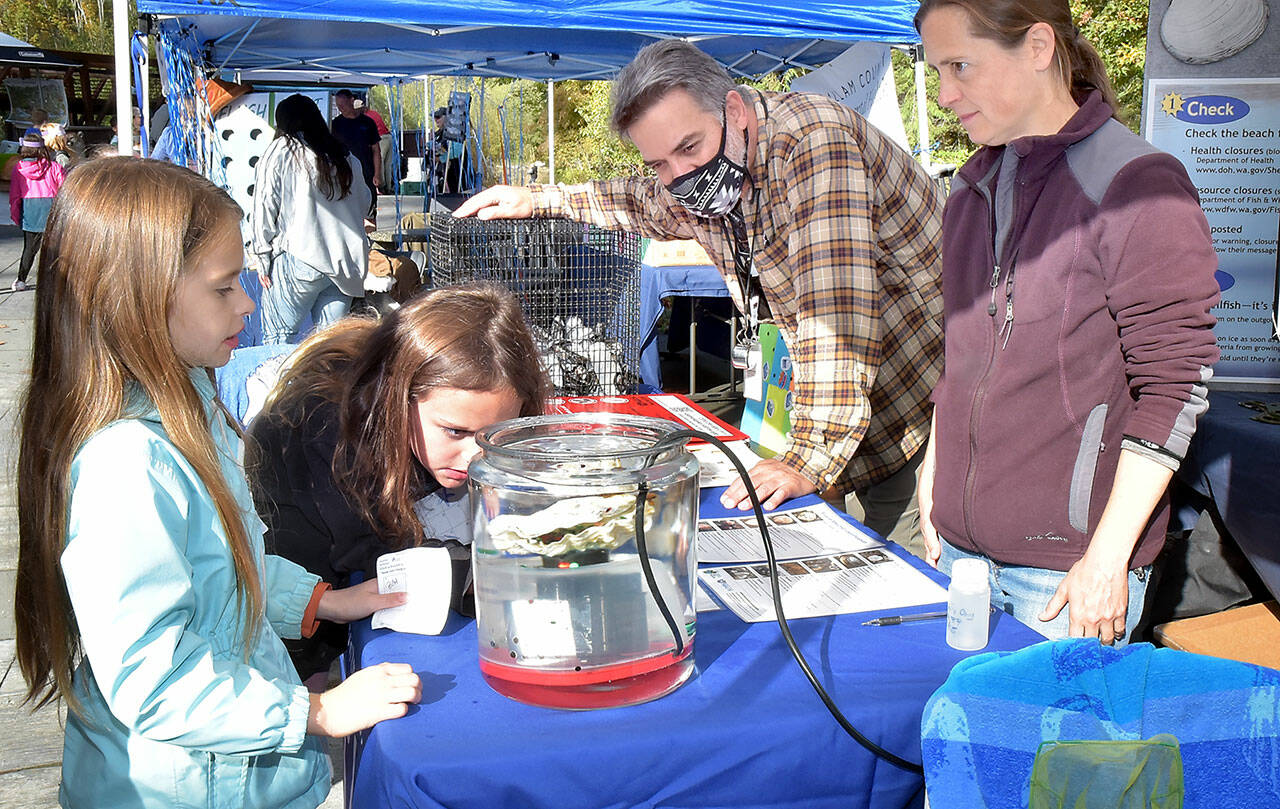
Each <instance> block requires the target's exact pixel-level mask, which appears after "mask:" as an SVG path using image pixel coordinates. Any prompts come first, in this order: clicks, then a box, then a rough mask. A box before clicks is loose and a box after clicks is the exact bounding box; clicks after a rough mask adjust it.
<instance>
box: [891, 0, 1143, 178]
mask: <svg viewBox="0 0 1280 809" xmlns="http://www.w3.org/2000/svg"><path fill="white" fill-rule="evenodd" d="M1147 11H1148V0H1072V2H1071V13H1072V16H1073V17H1074V18H1075V20H1076V22H1077V24H1078V26H1079V28H1080V33H1081V34H1083V35H1084V37H1085V38H1086V39H1088V40H1089V41H1090V42H1091V43H1093V45H1094V47H1095V48H1097V50H1098V53H1099V55H1100V56H1101V57H1102V61H1103V63H1104V64H1105V65H1106V67H1107V75H1108V76H1110V78H1111V83H1112V84H1113V85H1114V86H1115V88H1116V95H1117V97H1118V98H1119V101H1120V110H1119V112H1120V116H1121V118H1122V119H1123V120H1124V122H1125V123H1126V124H1128V125H1129V127H1130V128H1131V129H1133V130H1134V131H1135V132H1136V131H1137V130H1138V126H1139V121H1140V119H1141V117H1142V70H1143V67H1144V65H1145V62H1146V48H1147ZM893 70H894V79H895V84H896V88H897V91H898V99H899V101H900V103H901V106H902V117H903V120H904V121H905V122H906V125H907V137H908V138H909V140H910V141H911V146H912V148H913V149H914V148H919V144H918V143H917V142H916V140H917V138H916V125H915V119H916V103H915V77H914V68H913V63H912V60H911V57H910V56H909V55H907V54H906V53H901V52H896V51H895V53H894V55H893ZM925 86H926V88H927V95H928V115H929V133H930V138H931V139H932V140H933V142H934V144H933V145H934V151H933V159H934V161H935V162H943V163H955V164H956V165H959V164H961V163H963V162H964V161H965V160H967V159H968V157H969V155H971V154H972V153H973V152H974V149H975V147H974V145H973V144H972V143H971V142H970V141H969V136H968V135H967V134H965V131H964V128H963V127H961V126H960V122H959V121H957V120H956V117H955V115H954V114H952V112H951V111H950V110H945V109H943V108H942V107H939V106H938V102H937V98H938V77H937V75H936V74H935V73H934V72H933V71H932V70H928V71H926V78H925Z"/></svg>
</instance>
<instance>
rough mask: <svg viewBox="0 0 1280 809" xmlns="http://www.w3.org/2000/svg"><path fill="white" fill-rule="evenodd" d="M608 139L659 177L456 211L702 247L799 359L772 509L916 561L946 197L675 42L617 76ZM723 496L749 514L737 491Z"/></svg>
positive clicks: (822, 116)
mask: <svg viewBox="0 0 1280 809" xmlns="http://www.w3.org/2000/svg"><path fill="white" fill-rule="evenodd" d="M611 123H612V125H613V127H614V129H615V131H617V132H618V133H619V134H620V135H621V136H623V137H626V138H628V139H630V140H631V141H632V142H633V143H634V144H635V145H636V147H637V148H638V149H639V151H640V154H641V156H642V157H643V158H644V160H645V164H646V165H647V166H648V167H649V168H650V169H651V170H652V172H653V174H654V175H656V176H646V177H630V178H624V179H616V180H609V181H604V182H591V183H587V184H584V185H578V186H545V185H544V186H529V187H523V188H517V187H510V186H499V187H495V188H491V189H488V190H487V191H484V192H482V193H480V194H478V195H477V196H475V197H473V198H472V199H470V200H468V201H467V202H466V203H464V204H463V205H462V206H461V207H459V208H458V210H457V215H458V216H468V215H472V214H476V215H478V216H480V217H481V218H485V219H488V218H521V217H527V216H551V217H568V218H570V219H574V220H577V221H581V222H589V223H592V224H595V225H599V226H602V227H606V228H614V229H621V230H628V231H632V232H637V233H640V234H641V235H643V236H647V237H651V238H656V239H695V240H696V241H697V242H698V243H699V244H701V245H702V247H703V248H705V249H706V251H707V253H708V255H710V256H711V258H712V260H713V261H714V262H715V264H716V266H717V267H718V268H719V269H720V272H721V274H722V275H723V276H724V278H725V282H726V285H727V286H728V288H729V293H730V295H731V296H732V298H733V301H734V304H735V305H736V306H737V308H738V309H739V311H741V312H742V313H744V315H745V318H746V320H747V322H748V323H749V324H750V326H751V330H750V334H751V335H754V333H755V329H754V326H755V325H756V324H758V323H759V322H773V323H775V324H776V325H777V326H778V328H779V329H780V330H781V332H782V335H783V339H784V340H785V341H786V344H787V348H788V350H789V351H790V352H791V356H792V358H793V362H794V365H793V381H792V392H793V395H794V406H793V409H792V412H791V433H790V435H789V439H788V445H787V448H786V450H785V451H784V452H783V453H782V454H780V455H778V456H777V457H776V458H772V459H769V460H765V461H761V462H760V463H759V464H757V465H756V466H754V467H753V468H752V469H751V471H750V477H751V482H752V484H753V485H754V486H755V487H756V490H757V492H758V494H759V496H760V499H761V501H762V503H763V504H764V506H765V508H775V507H777V506H778V505H779V504H781V503H782V502H783V501H784V500H786V499H788V498H791V497H796V496H798V495H802V494H808V493H810V492H814V491H818V492H824V493H831V492H834V493H837V494H853V495H855V496H856V499H851V501H850V502H849V506H850V512H851V513H853V514H855V516H858V517H860V518H861V519H862V520H863V522H864V523H866V524H867V525H868V526H869V527H870V528H872V529H873V530H875V531H877V532H879V533H881V534H883V535H885V536H888V537H890V538H892V539H894V540H895V541H898V542H900V543H901V544H904V545H906V546H908V547H909V548H911V549H912V550H913V551H917V552H918V551H920V550H921V549H922V545H921V544H920V540H919V515H918V510H917V508H916V503H915V481H916V476H917V469H918V466H919V462H920V460H921V459H923V457H924V452H923V446H924V444H925V442H926V441H927V439H928V435H929V421H930V417H931V414H932V405H931V404H930V403H929V394H930V391H931V390H932V389H933V385H934V383H935V382H937V380H938V377H939V375H940V373H941V371H942V295H941V287H940V278H939V273H940V269H941V260H940V255H941V244H942V242H941V228H942V199H941V196H940V193H939V190H938V187H937V184H936V183H934V182H933V180H932V179H931V178H930V177H929V175H928V174H927V173H926V172H925V171H924V169H923V168H922V167H921V166H920V165H919V164H918V163H916V161H915V160H913V159H912V157H911V155H910V154H908V153H907V152H906V151H904V150H903V149H901V148H900V147H898V146H897V145H895V144H894V143H893V142H892V141H890V140H889V138H888V137H886V136H885V135H884V134H882V133H881V132H879V131H878V130H876V129H875V128H873V127H872V126H870V125H869V124H868V123H867V122H866V121H865V120H864V119H863V118H862V117H861V116H859V115H858V114H857V113H855V112H854V111H852V110H850V109H848V108H846V107H843V106H841V105H839V104H837V103H835V102H834V101H831V100H830V99H828V98H826V97H824V96H819V95H809V94H802V93H785V94H781V93H766V92H759V91H756V90H753V89H750V88H747V87H738V86H735V85H734V84H733V81H732V79H731V78H730V77H729V74H728V73H727V72H726V71H725V70H724V69H723V68H722V67H720V65H719V64H717V63H716V62H715V61H714V60H713V59H711V57H709V56H707V55H706V54H704V53H702V52H701V51H699V50H698V49H697V48H695V47H694V46H692V45H690V44H688V43H686V42H683V41H680V40H663V41H659V42H656V43H654V44H652V45H649V46H647V47H646V48H644V49H643V50H641V51H640V53H639V54H638V55H637V56H636V58H635V60H634V61H632V63H631V64H629V65H628V66H627V67H625V68H623V70H622V71H621V72H620V73H619V75H618V78H617V80H616V82H615V84H614V90H613V117H612V121H611ZM722 502H724V504H725V505H726V506H730V507H734V506H736V507H738V508H740V509H744V510H745V509H748V508H750V501H749V500H748V499H747V495H746V488H745V485H744V484H743V483H742V482H741V481H739V482H737V483H734V484H733V485H732V486H730V487H729V489H728V490H727V491H726V492H725V495H724V497H723V500H722Z"/></svg>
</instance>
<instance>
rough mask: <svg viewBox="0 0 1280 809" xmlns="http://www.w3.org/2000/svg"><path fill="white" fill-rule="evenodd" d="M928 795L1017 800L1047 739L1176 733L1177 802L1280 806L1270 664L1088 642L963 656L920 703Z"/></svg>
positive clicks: (1021, 800)
mask: <svg viewBox="0 0 1280 809" xmlns="http://www.w3.org/2000/svg"><path fill="white" fill-rule="evenodd" d="M921 730H922V739H921V747H922V754H923V757H924V767H925V777H926V783H927V785H928V789H929V802H930V804H931V805H932V806H933V807H934V808H935V809H947V807H965V809H973V807H991V808H992V809H995V808H996V807H1024V806H1026V805H1027V801H1028V779H1029V776H1030V774H1031V765H1032V762H1033V760H1034V759H1035V754H1036V748H1037V747H1038V746H1039V744H1040V742H1041V741H1044V740H1047V739H1062V740H1068V739H1149V738H1151V737H1152V736H1154V735H1156V734H1157V733H1170V734H1172V735H1173V736H1175V737H1177V739H1178V741H1179V743H1180V745H1181V750H1182V760H1183V772H1184V776H1185V786H1186V806H1187V807H1189V808H1191V807H1200V806H1203V807H1214V809H1229V807H1242V809H1244V808H1245V807H1247V808H1248V809H1257V808H1258V807H1264V806H1265V807H1280V671H1276V670H1274V669H1267V668H1262V667H1261V666H1254V665H1250V664H1248V663H1238V662H1236V661H1233V660H1222V659H1219V658H1215V657H1205V656H1203V655H1196V654H1190V653H1188V652H1179V651H1175V650H1173V649H1157V648H1155V647H1153V646H1151V645H1150V644H1146V643H1140V644H1133V645H1130V646H1127V647H1125V648H1122V649H1113V648H1111V647H1109V646H1103V645H1102V644H1100V643H1098V641H1097V640H1094V639H1071V640H1058V641H1046V642H1044V643H1040V644H1037V645H1035V646H1031V647H1028V648H1026V649H1022V650H1019V651H1017V652H995V653H991V654H984V655H977V656H974V657H971V658H968V659H966V660H963V661H961V662H960V663H959V664H957V665H956V667H955V668H954V669H952V671H951V675H950V676H949V677H948V678H947V681H946V682H945V683H943V685H942V687H941V688H939V689H938V690H937V691H936V692H935V693H934V695H933V697H932V698H931V699H930V700H929V702H928V704H927V705H926V706H925V711H924V717H923V721H922V726H921Z"/></svg>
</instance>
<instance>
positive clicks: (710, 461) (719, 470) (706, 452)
mask: <svg viewBox="0 0 1280 809" xmlns="http://www.w3.org/2000/svg"><path fill="white" fill-rule="evenodd" d="M725 446H726V447H728V448H729V451H731V452H732V453H733V454H734V456H736V457H737V458H738V460H740V461H742V466H743V468H745V469H746V470H747V471H748V472H750V471H751V467H753V466H755V465H756V464H758V463H760V461H762V460H764V459H763V458H761V457H760V456H759V455H757V454H755V453H754V452H752V451H751V447H750V446H749V445H748V444H747V442H746V441H728V442H726V443H725ZM689 451H690V452H692V453H693V457H695V458H697V459H698V487H699V488H702V489H710V488H714V487H716V486H728V485H729V484H731V483H733V482H734V481H735V480H737V479H738V477H739V475H738V470H737V469H734V468H733V463H732V462H730V461H729V459H728V458H726V457H724V453H723V452H721V451H720V448H719V447H717V446H715V445H713V444H694V445H693V446H691V447H689Z"/></svg>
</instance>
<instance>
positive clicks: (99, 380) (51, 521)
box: [14, 157, 262, 710]
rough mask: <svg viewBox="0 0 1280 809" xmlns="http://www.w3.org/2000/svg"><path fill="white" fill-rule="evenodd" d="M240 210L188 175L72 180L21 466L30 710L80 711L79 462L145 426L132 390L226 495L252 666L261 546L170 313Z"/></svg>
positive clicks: (84, 169)
mask: <svg viewBox="0 0 1280 809" xmlns="http://www.w3.org/2000/svg"><path fill="white" fill-rule="evenodd" d="M239 217H240V209H239V207H238V206H237V205H236V203H235V202H233V201H232V199H231V197H229V196H228V195H227V194H226V192H224V191H222V190H221V189H219V188H218V187H216V186H215V185H213V184H212V183H211V182H209V181H208V180H206V179H204V178H203V177H201V176H199V175H198V174H195V173H193V172H191V171H188V170H187V169H184V168H180V167H178V166H172V165H170V164H168V163H163V162H160V161H155V160H138V159H135V158H131V157H109V158H101V159H99V160H94V161H91V162H89V163H86V164H85V165H83V166H81V167H79V168H77V169H76V171H74V172H72V173H71V174H70V175H68V178H67V182H66V183H65V184H64V185H63V186H62V188H61V190H60V191H59V193H58V196H57V197H56V198H55V199H54V203H53V208H52V210H51V211H50V214H49V223H48V227H47V228H46V229H45V236H44V245H43V247H42V249H41V253H40V283H39V285H37V287H36V317H35V337H34V340H33V347H32V359H31V383H30V384H29V385H28V387H27V392H26V396H25V399H24V401H23V404H22V438H21V442H20V448H19V457H18V534H19V552H18V576H17V586H16V597H15V599H14V602H15V603H14V606H15V622H16V624H17V633H18V637H17V647H18V661H19V664H20V666H21V667H22V673H23V675H24V676H25V677H26V680H27V684H28V688H27V700H28V701H32V700H38V701H37V707H39V706H41V705H44V704H46V703H48V702H49V701H50V700H53V699H55V698H57V697H59V696H61V697H62V698H64V699H66V700H67V701H68V703H69V704H70V705H71V707H72V708H73V710H76V709H78V707H79V706H78V703H77V701H76V700H75V697H74V692H73V691H72V687H71V678H72V675H73V672H74V669H75V666H76V663H77V660H78V658H79V656H80V636H79V632H78V630H77V628H76V622H75V619H74V617H73V615H72V610H71V603H70V600H69V599H68V597H67V591H66V587H65V584H64V581H63V578H62V574H61V572H60V570H59V566H58V560H59V557H60V555H61V553H62V551H63V548H64V546H65V544H66V541H67V535H66V531H67V524H66V515H67V508H68V503H69V500H70V498H71V496H72V494H73V492H72V491H70V479H71V462H72V459H73V458H74V457H75V454H76V453H77V452H78V451H79V449H80V447H81V446H82V445H83V444H84V443H85V441H87V440H88V439H89V438H90V437H91V436H92V435H93V434H94V433H95V432H97V431H98V430H100V429H102V428H103V427H105V426H106V425H107V424H109V423H111V422H112V421H115V420H116V419H119V418H128V417H130V415H132V414H131V413H130V412H129V410H130V408H129V400H130V391H131V389H133V390H137V389H140V390H141V391H142V392H143V393H145V394H146V395H147V397H148V398H149V399H150V400H151V402H152V403H154V405H155V406H156V408H157V409H158V410H159V412H160V420H161V422H162V424H163V425H164V429H165V432H166V433H167V434H168V437H169V440H170V441H171V442H172V443H173V444H174V446H175V447H177V449H178V450H179V451H180V452H181V453H182V455H183V457H184V458H186V460H187V461H188V462H189V463H190V464H191V466H192V467H193V468H194V469H195V471H196V473H197V474H198V475H199V476H200V480H201V481H202V482H203V483H204V485H205V487H206V488H207V489H208V491H209V494H210V495H211V496H212V498H213V501H214V505H215V506H216V508H217V510H218V516H219V517H220V518H221V521H222V526H223V529H224V530H225V532H226V535H227V539H228V542H229V544H230V548H231V555H232V560H233V563H234V565H235V571H236V588H237V591H238V595H239V600H240V610H241V616H242V618H243V622H244V625H243V632H244V638H243V640H244V648H245V650H246V653H247V651H248V649H249V648H250V644H251V643H252V641H253V638H254V637H255V636H256V635H257V633H258V630H259V627H260V624H261V620H262V591H261V582H260V578H259V575H258V568H257V563H256V560H255V556H254V553H253V547H252V546H251V545H250V543H249V535H248V532H247V530H246V527H245V523H244V517H243V515H242V514H241V510H240V508H239V507H238V506H237V504H236V501H235V498H234V497H233V495H232V493H231V489H230V487H229V486H228V484H227V481H226V480H224V479H223V477H222V473H221V470H220V467H219V461H218V450H217V447H216V445H215V444H214V441H213V436H212V435H211V433H210V426H209V424H208V422H207V421H206V417H205V410H204V406H203V404H202V403H201V399H200V395H199V393H198V392H197V391H196V388H195V386H194V385H193V384H192V381H191V378H190V371H191V369H189V368H188V367H187V366H186V365H185V364H184V363H183V362H182V360H181V359H179V358H178V356H177V354H176V353H175V351H174V349H173V345H172V343H171V341H170V338H169V327H168V320H169V318H168V314H169V309H170V307H171V305H172V303H173V300H174V296H175V292H176V287H177V284H178V280H179V279H180V277H181V276H182V274H183V273H184V272H185V271H186V270H187V268H188V267H190V266H191V263H192V262H193V261H194V260H196V259H198V258H199V256H200V255H202V254H203V252H204V251H205V250H207V249H209V248H210V247H211V246H212V245H213V244H215V240H216V239H217V238H219V237H221V236H223V235H224V234H226V233H227V230H226V229H227V228H228V227H230V228H233V229H235V228H236V226H237V224H238V222H239Z"/></svg>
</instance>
